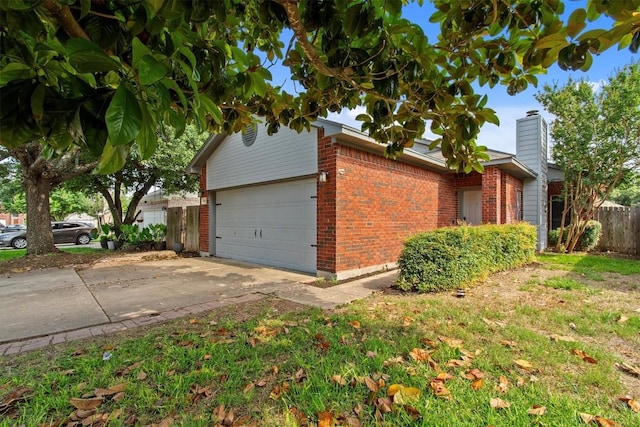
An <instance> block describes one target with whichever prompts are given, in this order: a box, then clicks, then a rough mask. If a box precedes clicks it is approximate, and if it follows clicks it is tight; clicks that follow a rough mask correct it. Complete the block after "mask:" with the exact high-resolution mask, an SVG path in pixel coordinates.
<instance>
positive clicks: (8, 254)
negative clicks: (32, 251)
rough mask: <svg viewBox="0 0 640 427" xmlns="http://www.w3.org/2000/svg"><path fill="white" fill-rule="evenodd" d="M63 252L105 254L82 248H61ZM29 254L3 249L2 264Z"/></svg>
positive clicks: (24, 251) (0, 254) (1, 251)
mask: <svg viewBox="0 0 640 427" xmlns="http://www.w3.org/2000/svg"><path fill="white" fill-rule="evenodd" d="M59 249H60V250H61V251H62V252H67V253H70V254H97V253H104V249H96V248H85V247H82V246H79V247H62V248H59ZM26 253H27V250H26V249H3V250H0V262H2V261H8V260H10V259H15V258H20V257H23V256H25V255H26Z"/></svg>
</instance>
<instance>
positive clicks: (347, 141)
mask: <svg viewBox="0 0 640 427" xmlns="http://www.w3.org/2000/svg"><path fill="white" fill-rule="evenodd" d="M517 129H518V135H517V144H516V146H517V155H512V154H508V153H501V152H497V151H491V152H490V154H491V160H489V161H486V162H484V172H483V173H481V174H480V173H477V172H472V173H470V174H463V173H456V172H454V171H452V170H451V169H449V168H448V167H447V166H446V164H445V161H444V159H443V158H442V155H441V154H439V153H438V152H434V151H431V150H429V149H428V142H420V141H419V142H418V143H416V144H415V146H414V147H413V148H411V149H406V150H405V151H404V153H403V154H402V155H400V156H399V157H398V158H397V159H396V160H392V159H388V158H385V157H384V146H383V145H381V144H379V143H377V142H376V141H374V140H373V139H371V138H369V137H368V136H367V135H366V134H364V133H362V132H360V131H358V130H356V129H353V128H351V127H348V126H345V125H342V124H340V123H335V122H332V121H328V120H323V119H319V120H318V121H316V122H315V123H314V124H313V126H312V128H311V131H309V132H303V133H301V134H298V133H297V132H294V131H291V130H289V129H281V130H280V131H279V132H278V133H277V134H275V135H272V136H268V135H267V133H266V130H264V128H261V127H259V126H257V127H255V128H253V129H252V131H251V132H247V133H246V134H233V135H224V134H217V135H212V136H211V137H210V138H209V139H208V140H207V141H206V143H205V144H204V146H203V147H202V148H201V149H200V151H199V152H198V153H197V154H196V156H195V157H194V159H193V160H192V162H191V163H190V165H189V167H188V171H189V172H190V173H196V174H199V175H200V190H201V193H200V196H201V205H200V209H201V210H200V252H201V254H202V255H205V256H206V255H212V256H219V257H224V258H232V259H239V260H245V261H251V262H256V263H260V264H266V265H271V266H277V267H283V268H289V269H293V270H298V271H304V272H309V273H313V274H316V275H318V276H321V277H333V278H337V279H339V280H341V279H346V278H350V277H356V276H360V275H364V274H369V273H373V272H377V271H381V270H384V269H390V268H394V267H395V266H396V261H397V259H398V256H399V255H400V252H401V250H402V247H403V242H404V240H405V239H406V238H407V237H408V236H411V235H413V234H415V233H417V232H420V231H426V230H430V229H434V228H438V227H444V226H449V225H453V224H457V223H458V222H459V221H460V220H465V221H466V222H468V223H471V224H481V223H496V224H502V223H511V222H515V221H519V220H525V221H529V222H531V223H533V224H536V225H538V226H539V248H544V247H546V235H547V230H546V229H547V227H546V224H547V213H546V211H547V209H546V206H547V198H548V195H547V179H546V173H547V151H546V150H547V148H546V144H547V136H546V135H547V129H546V123H545V122H544V119H543V118H542V117H541V116H539V115H538V114H537V113H535V112H531V113H530V114H528V115H527V117H525V118H523V119H520V120H518V122H517Z"/></svg>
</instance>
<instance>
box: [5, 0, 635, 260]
mask: <svg viewBox="0 0 640 427" xmlns="http://www.w3.org/2000/svg"><path fill="white" fill-rule="evenodd" d="M432 1H433V3H434V5H435V8H436V12H435V13H433V14H432V16H431V21H432V23H435V24H439V26H440V36H439V37H438V39H437V40H429V39H428V38H427V37H426V35H425V33H424V31H423V29H422V28H421V27H420V26H419V25H417V24H416V23H414V22H411V21H410V20H408V19H406V18H405V17H403V9H404V7H405V5H406V4H407V2H406V1H404V0H361V1H358V0H355V1H354V0H300V1H299V0H255V1H246V0H216V1H208V0H140V1H133V0H5V1H0V40H1V41H0V99H2V102H1V103H0V144H1V145H3V146H6V147H7V148H9V149H10V151H11V153H12V155H13V156H14V157H15V158H16V159H18V160H19V161H20V164H21V166H22V168H23V182H24V184H25V188H26V192H27V215H28V217H29V221H30V224H31V227H30V228H29V231H28V232H29V233H33V234H28V236H27V238H28V240H30V241H31V242H32V243H31V244H30V247H29V248H28V252H29V253H41V252H46V251H49V250H53V240H52V237H51V236H50V234H51V233H50V230H49V231H47V230H48V229H50V227H49V225H48V220H49V218H48V212H49V204H48V193H49V191H50V189H51V188H52V186H55V185H58V184H59V183H60V182H62V181H64V180H65V179H67V178H69V177H71V176H74V175H78V174H82V173H86V172H87V171H89V170H92V169H93V168H94V166H95V165H94V164H93V162H89V163H87V164H82V165H78V164H77V162H76V159H78V158H80V157H82V156H81V154H83V153H85V154H86V153H89V154H91V155H93V156H95V158H96V159H97V169H98V172H100V173H109V172H114V171H116V170H118V169H120V168H122V167H123V165H124V164H125V161H126V159H127V157H128V155H129V152H130V151H131V150H136V151H137V152H138V153H139V155H140V156H141V158H142V159H147V158H149V157H150V156H151V155H152V154H153V153H154V152H155V150H156V147H157V139H156V129H157V127H158V125H160V124H163V123H164V124H169V125H171V126H172V127H173V128H174V129H177V130H178V133H180V132H181V131H182V130H183V129H184V127H185V125H186V123H187V122H195V123H196V125H197V126H198V127H199V130H205V129H208V130H209V131H226V132H233V131H238V130H242V129H243V128H245V127H246V126H247V125H249V124H250V123H251V122H252V120H254V119H253V117H254V115H258V116H262V117H264V120H265V121H266V123H267V126H268V130H269V131H270V132H275V131H277V129H278V127H279V126H281V125H284V126H288V127H290V128H292V129H296V130H299V131H301V130H302V129H304V128H305V127H308V126H309V125H310V122H311V121H313V120H314V119H315V118H317V117H318V116H325V115H326V114H327V112H328V111H339V110H341V109H343V108H353V107H356V106H364V107H365V109H366V114H362V115H360V116H359V120H361V121H362V122H363V124H362V129H363V130H364V131H367V132H369V133H370V134H371V136H372V137H373V138H375V139H376V140H378V141H380V142H382V143H386V144H388V148H389V152H390V153H396V152H398V151H400V150H401V149H402V148H403V147H405V146H410V145H411V144H412V143H413V140H414V139H415V138H418V137H421V136H422V134H423V133H424V131H425V129H426V127H427V126H430V128H431V131H432V132H433V133H435V134H437V135H440V138H438V139H436V140H435V141H434V143H433V146H434V147H436V146H440V147H441V149H442V152H443V154H444V156H445V158H447V160H448V163H449V165H450V166H452V167H455V168H457V169H460V170H465V171H471V170H472V169H473V168H476V169H480V163H479V162H478V159H479V158H482V156H483V153H484V149H483V147H477V146H476V143H475V139H476V137H477V135H478V132H479V129H480V127H481V126H482V125H483V124H484V123H486V122H491V123H497V122H498V119H497V117H496V115H495V113H494V111H492V110H491V109H488V108H486V107H485V105H486V98H485V97H481V96H479V95H477V94H475V93H474V90H473V87H472V85H471V83H472V82H474V81H477V82H479V83H480V84H481V85H485V84H487V85H491V86H493V85H497V84H503V85H506V87H507V90H508V92H509V93H512V94H515V93H518V92H520V91H522V90H524V89H525V88H526V87H527V85H529V84H532V83H533V84H535V83H536V77H535V75H536V74H538V73H542V72H544V70H545V69H546V68H547V67H549V66H551V65H552V64H554V63H556V62H557V63H558V64H559V65H560V66H561V67H562V68H565V69H587V68H589V66H590V64H591V58H592V54H595V53H598V52H601V51H603V50H605V49H608V48H609V47H611V46H613V45H616V44H618V45H620V46H621V47H625V46H627V45H630V47H631V48H632V49H637V48H638V45H639V44H640V33H639V32H638V30H639V29H640V25H639V24H640V15H639V14H638V13H637V10H638V6H639V5H640V0H619V1H613V2H612V1H605V0H589V1H588V2H587V6H586V8H578V9H577V10H576V11H575V12H574V13H572V15H571V17H570V18H569V19H567V20H566V22H563V21H562V20H561V19H560V16H561V15H562V13H563V11H564V5H563V3H562V1H560V0H536V1H519V0H518V1H516V0H465V1H449V0H432ZM417 3H418V4H422V0H417ZM601 15H607V16H609V17H611V18H612V19H613V22H614V23H615V25H613V26H612V28H603V29H599V30H597V29H596V30H594V29H588V30H587V29H586V24H587V22H589V21H593V20H596V19H597V18H599V17H600V16H601ZM284 31H291V32H292V34H293V35H292V37H291V41H290V42H289V43H288V45H286V48H285V43H283V42H282V41H281V37H282V35H283V34H284V33H283V32H284ZM276 63H280V64H282V65H284V66H286V67H288V68H289V70H290V73H291V76H292V79H293V80H294V81H295V82H296V84H297V87H298V89H299V91H298V92H297V93H295V94H289V93H286V92H285V91H284V90H283V88H282V87H280V86H274V85H273V84H272V83H271V78H272V76H271V73H270V71H269V69H270V67H271V66H272V65H273V64H276ZM35 224H39V225H38V226H36V227H34V225H35ZM30 235H31V236H33V237H35V236H36V235H37V236H38V237H39V242H40V243H39V244H38V245H39V246H38V247H37V248H36V247H34V246H32V245H33V241H34V240H35V239H31V237H30ZM47 236H49V238H47Z"/></svg>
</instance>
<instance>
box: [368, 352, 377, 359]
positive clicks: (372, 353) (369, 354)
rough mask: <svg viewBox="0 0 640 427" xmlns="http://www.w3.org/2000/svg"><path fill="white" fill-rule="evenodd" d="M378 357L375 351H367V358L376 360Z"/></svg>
mask: <svg viewBox="0 0 640 427" xmlns="http://www.w3.org/2000/svg"><path fill="white" fill-rule="evenodd" d="M376 356H377V354H376V352H375V351H367V357H368V358H369V359H373V358H374V357H376Z"/></svg>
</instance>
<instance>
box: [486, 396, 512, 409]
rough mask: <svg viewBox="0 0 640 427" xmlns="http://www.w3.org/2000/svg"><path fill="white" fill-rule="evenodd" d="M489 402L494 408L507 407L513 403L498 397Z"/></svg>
mask: <svg viewBox="0 0 640 427" xmlns="http://www.w3.org/2000/svg"><path fill="white" fill-rule="evenodd" d="M489 404H490V405H491V407H492V408H493V409H505V408H509V407H510V406H511V403H509V402H507V401H504V400H502V399H498V398H497V397H494V398H492V399H491V400H490V401H489Z"/></svg>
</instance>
